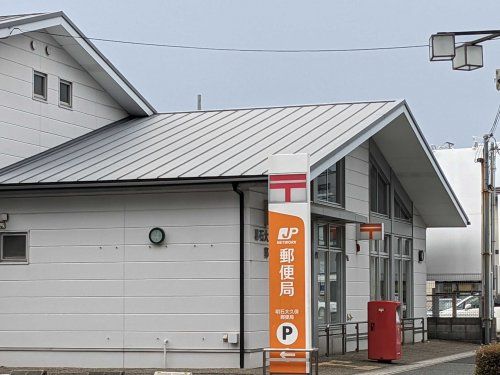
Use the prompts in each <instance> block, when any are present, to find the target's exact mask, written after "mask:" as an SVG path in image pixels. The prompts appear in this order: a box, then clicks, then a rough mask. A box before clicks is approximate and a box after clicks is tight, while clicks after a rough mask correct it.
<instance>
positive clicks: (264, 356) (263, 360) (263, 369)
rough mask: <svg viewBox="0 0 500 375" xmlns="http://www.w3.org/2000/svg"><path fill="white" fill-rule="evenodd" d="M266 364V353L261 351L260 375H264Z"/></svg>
mask: <svg viewBox="0 0 500 375" xmlns="http://www.w3.org/2000/svg"><path fill="white" fill-rule="evenodd" d="M266 362H267V358H266V351H265V350H262V375H266V372H267V371H266Z"/></svg>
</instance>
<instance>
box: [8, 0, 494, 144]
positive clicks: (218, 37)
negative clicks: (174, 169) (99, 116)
mask: <svg viewBox="0 0 500 375" xmlns="http://www.w3.org/2000/svg"><path fill="white" fill-rule="evenodd" d="M59 10H62V11H64V12H65V13H66V14H67V15H68V16H69V17H70V18H71V19H72V20H73V21H74V22H75V23H76V24H77V26H78V27H79V28H80V29H81V30H82V31H83V32H84V33H85V34H86V35H87V36H88V37H97V38H107V39H121V40H128V41H139V42H153V43H170V44H185V45H196V46H213V47H223V48H226V47H227V48H256V49H343V48H364V47H384V46H395V45H415V44H426V43H427V42H428V40H429V37H430V35H431V34H433V33H435V32H440V31H465V30H490V29H500V17H499V15H500V1H479V0H478V1H470V0H469V1H462V0H453V1H450V0H433V1H430V0H427V1H422V0H415V1H408V0H377V1H370V0H335V1H332V0H329V1H294V0H286V1H281V0H280V1H274V0H266V1H261V0H252V1H238V0H178V1H170V0H161V1H160V0H142V1H137V0H99V1H96V0H85V1H82V0H71V1H68V0H64V1H59V0H43V1H40V0H37V1H33V0H31V1H28V0H16V1H12V0H0V14H20V13H33V12H51V11H59ZM95 44H96V45H97V46H98V47H99V49H100V50H101V51H102V52H103V53H104V54H105V55H106V56H107V57H108V58H109V59H110V60H111V61H112V62H113V64H114V65H115V66H116V67H117V68H118V69H119V70H120V71H121V72H122V73H123V74H124V75H125V76H126V77H127V79H128V80H129V81H130V82H132V84H133V85H134V86H135V87H136V88H137V89H138V90H139V91H140V92H141V93H142V94H143V95H144V96H145V97H146V98H147V99H148V100H149V101H150V102H151V103H152V104H153V106H154V107H155V108H156V109H157V110H158V111H160V112H169V111H182V110H194V109H196V102H197V95H198V94H202V97H203V109H223V108H242V107H266V106H280V105H296V104H314V103H334V102H348V101H366V100H385V99H406V101H407V102H408V105H409V107H410V109H411V111H412V113H413V115H414V116H415V118H416V120H417V123H418V124H419V126H420V127H421V128H422V130H423V132H424V134H425V136H426V138H427V140H428V142H429V143H430V144H434V145H441V144H443V143H444V142H447V141H448V142H453V143H455V147H470V146H471V145H472V143H473V136H482V135H483V134H485V133H487V132H488V130H489V129H490V128H491V125H492V123H493V120H494V118H495V115H496V111H497V108H498V105H499V104H500V92H498V91H497V90H496V87H495V82H494V77H495V69H496V68H500V40H498V41H490V42H487V43H485V44H484V67H483V68H482V69H478V70H476V71H472V72H461V71H454V70H452V69H451V62H433V63H431V62H429V58H428V49H427V48H416V49H404V50H391V51H377V52H353V53H322V54H312V53H303V54H270V53H266V54H262V53H261V54H259V53H243V52H238V53H234V52H232V53H230V52H210V51H194V50H181V49H170V48H157V47H156V48H155V47H146V46H133V45H123V44H116V43H108V42H95Z"/></svg>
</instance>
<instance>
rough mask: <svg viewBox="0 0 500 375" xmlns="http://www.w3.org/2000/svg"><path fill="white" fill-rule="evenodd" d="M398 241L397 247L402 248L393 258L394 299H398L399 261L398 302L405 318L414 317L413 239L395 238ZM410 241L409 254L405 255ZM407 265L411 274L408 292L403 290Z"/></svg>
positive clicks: (407, 286) (409, 275) (409, 274)
mask: <svg viewBox="0 0 500 375" xmlns="http://www.w3.org/2000/svg"><path fill="white" fill-rule="evenodd" d="M395 239H396V247H398V248H399V247H400V246H399V245H400V244H401V247H400V252H394V255H393V257H392V262H391V263H392V270H391V279H392V287H393V288H394V289H393V299H396V291H395V282H396V277H395V274H396V263H397V261H399V269H398V270H397V271H398V275H399V279H398V280H397V281H398V284H399V293H398V299H397V300H398V301H399V302H401V309H402V314H403V317H405V318H407V317H412V316H413V299H414V295H413V293H414V291H413V276H414V275H413V271H414V266H413V238H411V237H405V236H395ZM408 241H409V243H410V248H409V254H405V247H406V243H407V242H408ZM405 264H407V265H409V268H410V269H409V272H408V280H406V282H407V285H406V288H407V290H404V291H403V290H402V288H403V274H404V267H405ZM402 293H404V294H405V296H406V305H404V306H403V298H402V297H403V294H402Z"/></svg>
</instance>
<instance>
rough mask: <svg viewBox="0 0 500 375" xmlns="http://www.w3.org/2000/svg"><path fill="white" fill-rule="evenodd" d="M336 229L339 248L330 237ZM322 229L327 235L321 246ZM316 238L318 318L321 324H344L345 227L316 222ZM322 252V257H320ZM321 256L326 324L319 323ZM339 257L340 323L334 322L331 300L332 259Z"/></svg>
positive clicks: (338, 318) (316, 303) (338, 311)
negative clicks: (321, 258)
mask: <svg viewBox="0 0 500 375" xmlns="http://www.w3.org/2000/svg"><path fill="white" fill-rule="evenodd" d="M332 227H335V228H336V229H337V231H338V232H337V234H338V238H339V246H333V245H332V242H331V239H330V235H331V228H332ZM320 228H324V229H326V230H325V231H324V234H325V235H326V238H324V240H325V241H324V244H323V245H320V243H319V241H317V240H319V232H320ZM314 231H315V234H314V237H315V240H314V242H315V245H314V247H315V252H316V254H317V255H316V257H315V258H316V259H317V261H318V263H316V264H317V265H318V269H317V270H316V273H315V275H314V277H315V283H316V286H315V288H318V295H315V297H314V298H315V299H316V301H315V305H316V318H317V319H318V322H319V324H335V323H344V322H345V320H346V310H345V298H346V260H345V259H346V253H345V227H344V226H343V225H338V224H334V223H329V222H324V221H319V222H316V223H315V225H314ZM320 252H321V253H322V255H320ZM321 256H324V259H323V260H324V279H323V281H322V282H323V283H324V290H323V293H324V299H325V301H324V303H325V307H324V322H320V321H319V301H318V300H317V298H318V297H319V293H320V288H319V287H318V286H317V285H318V284H319V279H318V276H319V275H320V274H321V273H320V272H319V271H320V267H319V258H320V257H321ZM337 256H339V258H340V263H339V264H338V266H339V269H338V270H336V271H338V272H340V274H337V280H336V281H337V282H338V283H339V284H338V287H339V290H338V292H339V294H338V295H337V300H338V301H337V311H336V314H337V320H338V322H334V321H332V319H331V318H332V311H331V310H330V307H331V303H332V302H333V301H332V300H331V281H332V280H331V279H330V277H331V275H332V270H331V258H332V257H337Z"/></svg>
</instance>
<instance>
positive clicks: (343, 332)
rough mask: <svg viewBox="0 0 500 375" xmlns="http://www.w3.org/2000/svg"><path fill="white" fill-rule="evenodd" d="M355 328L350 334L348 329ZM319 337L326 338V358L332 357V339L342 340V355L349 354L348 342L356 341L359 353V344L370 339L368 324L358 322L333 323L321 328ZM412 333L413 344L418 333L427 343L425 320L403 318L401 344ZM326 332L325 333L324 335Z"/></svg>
mask: <svg viewBox="0 0 500 375" xmlns="http://www.w3.org/2000/svg"><path fill="white" fill-rule="evenodd" d="M416 321H419V322H421V323H420V325H419V326H417V325H416V324H415V322H416ZM361 324H366V331H363V332H361V331H360V328H359V326H360V325H361ZM349 326H354V329H355V332H352V333H350V332H348V327H349ZM318 328H319V333H318V337H319V338H321V337H326V356H327V357H329V356H330V352H331V350H330V349H331V348H330V346H331V345H330V343H331V339H332V338H334V337H341V338H342V354H345V353H346V352H347V342H348V341H350V340H353V339H354V340H356V349H355V351H356V352H359V346H360V345H359V343H360V340H362V339H367V338H368V322H367V321H357V322H345V323H332V324H325V325H322V326H319V327H318ZM407 331H412V343H413V344H414V343H415V335H416V334H418V333H421V334H422V340H421V342H425V334H426V333H427V330H426V329H425V318H403V319H402V320H401V343H402V344H404V341H405V338H406V337H405V332H407ZM323 332H324V333H323Z"/></svg>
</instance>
